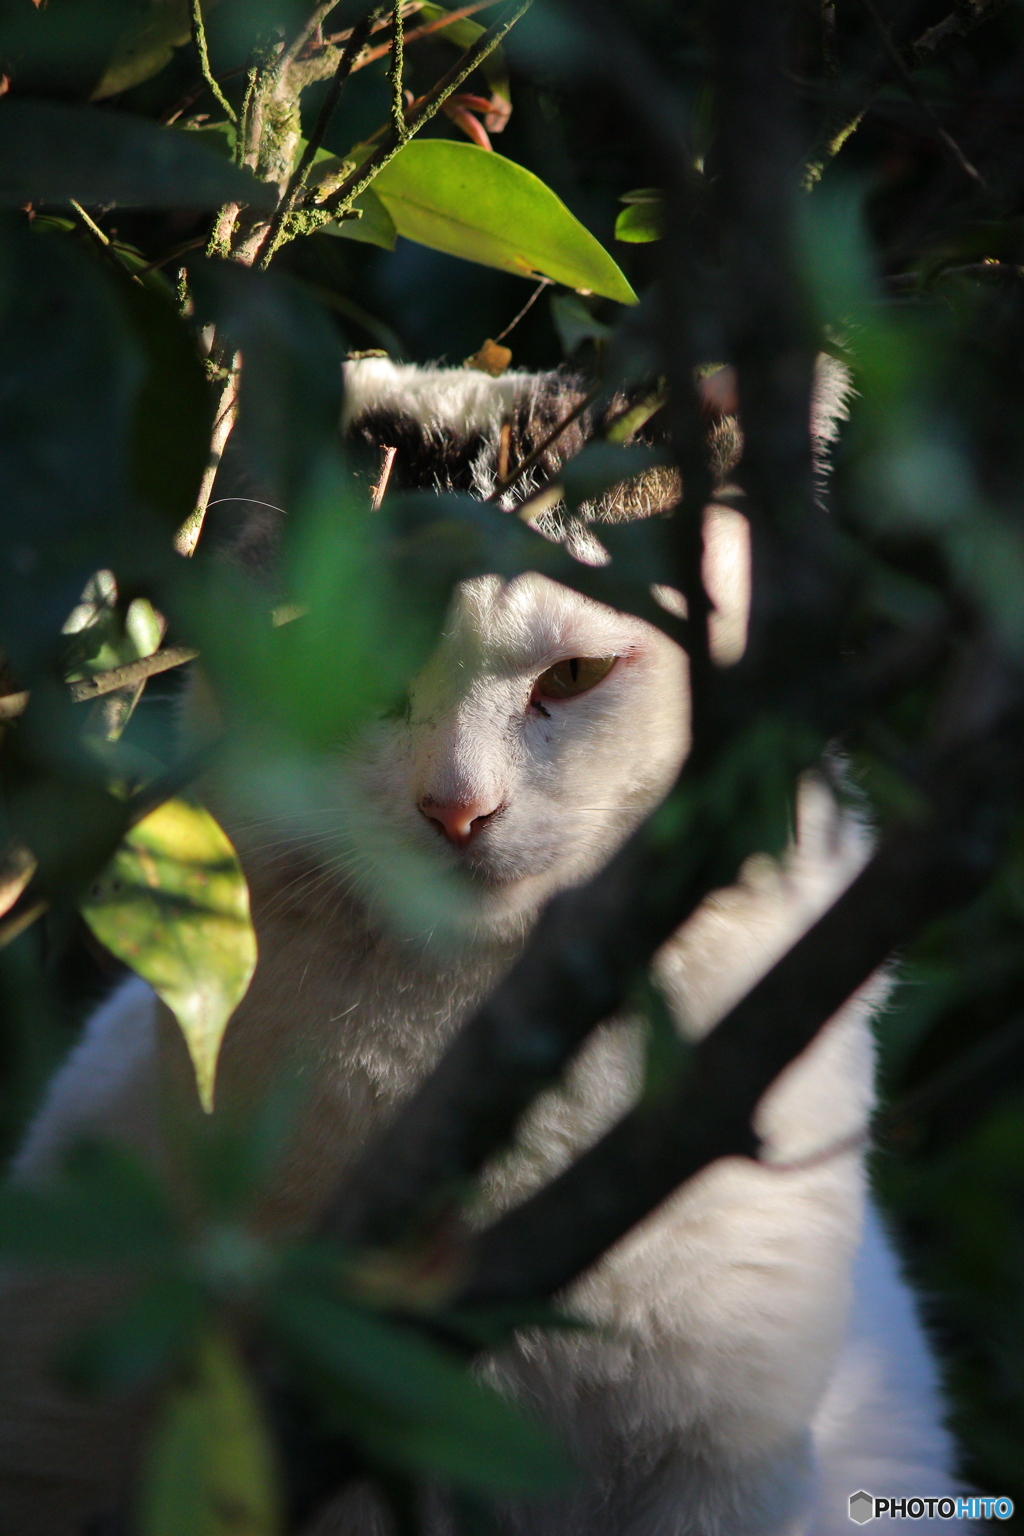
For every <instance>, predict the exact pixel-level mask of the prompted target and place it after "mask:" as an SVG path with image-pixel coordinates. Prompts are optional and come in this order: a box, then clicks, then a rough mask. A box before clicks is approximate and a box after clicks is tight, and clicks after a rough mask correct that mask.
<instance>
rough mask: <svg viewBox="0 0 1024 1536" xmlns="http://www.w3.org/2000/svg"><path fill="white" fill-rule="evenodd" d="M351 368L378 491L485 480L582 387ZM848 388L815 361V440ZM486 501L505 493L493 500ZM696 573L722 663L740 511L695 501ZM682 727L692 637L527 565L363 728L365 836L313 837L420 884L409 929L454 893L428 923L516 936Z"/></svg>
mask: <svg viewBox="0 0 1024 1536" xmlns="http://www.w3.org/2000/svg"><path fill="white" fill-rule="evenodd" d="M345 383H346V405H345V415H344V418H343V430H344V431H345V432H346V434H347V435H348V436H349V437H350V438H352V439H355V440H356V441H361V442H362V444H363V446H364V449H369V451H370V460H371V467H372V466H373V465H374V464H376V462H377V455H378V453H380V454H381V460H380V462H382V463H383V450H384V448H391V449H395V450H397V456H396V457H395V458H394V460H393V462H392V463H391V479H390V488H391V492H392V493H394V492H395V491H401V490H404V489H415V488H427V489H435V488H439V489H451V490H457V491H468V492H470V493H471V494H476V495H477V496H486V495H488V494H489V493H490V492H491V491H492V489H493V488H494V485H495V481H496V479H497V478H498V477H499V476H500V475H501V474H503V472H504V467H505V466H506V465H511V466H513V467H514V466H515V465H516V464H517V463H519V462H521V461H522V460H523V459H525V458H526V457H527V456H528V455H529V454H531V452H532V451H533V450H534V449H536V448H537V447H538V445H541V444H543V442H544V440H545V439H546V438H547V437H548V435H549V434H550V432H551V429H552V428H553V427H554V426H555V425H556V424H558V423H561V422H563V421H564V420H565V418H566V416H567V415H568V414H569V413H570V412H571V411H572V410H573V408H574V406H576V405H578V404H580V403H581V401H582V396H583V393H584V385H583V384H581V383H580V381H578V380H573V379H571V378H569V379H567V378H565V377H563V376H561V375H558V374H542V375H530V374H505V375H503V376H501V377H500V378H497V379H493V378H490V377H489V376H487V375H486V374H483V373H479V372H474V371H472V370H468V369H456V368H419V367H415V366H413V365H409V364H395V363H392V362H390V361H389V360H388V359H386V358H369V359H363V360H360V361H357V362H350V363H348V364H347V365H346V380H345ZM831 397H834V398H831ZM841 403H842V389H841V386H840V385H839V384H837V381H836V380H835V379H834V378H832V377H831V375H830V373H829V371H828V370H827V369H826V370H825V372H824V374H823V375H822V376H820V377H819V390H818V400H817V405H816V419H815V421H814V422H813V424H812V425H813V427H814V432H815V437H816V439H817V441H818V443H819V445H821V444H823V443H825V442H827V440H828V438H829V437H830V436H831V435H832V430H833V427H834V422H835V419H836V416H837V414H839V412H840V411H841ZM620 408H621V403H620ZM613 409H615V408H614V407H613ZM600 426H601V423H600V421H599V420H594V419H593V418H592V416H591V414H590V413H589V412H583V413H582V414H581V415H580V416H579V417H578V419H576V420H574V422H573V424H572V426H571V427H570V428H569V430H568V431H567V432H565V433H564V434H563V435H561V436H560V437H559V439H558V442H557V444H555V445H553V446H552V447H551V448H550V449H549V450H548V451H547V452H545V453H544V454H542V455H541V456H540V457H539V459H538V462H537V464H536V466H535V469H534V471H533V480H532V482H531V480H527V482H526V484H525V486H524V487H522V488H520V490H519V492H518V494H520V495H522V494H524V493H528V491H529V490H530V488H531V484H535V483H536V478H537V477H539V478H540V479H542V480H543V479H545V478H546V477H547V476H549V475H553V474H555V472H556V471H557V470H558V468H559V465H560V464H561V463H562V462H563V461H564V460H565V459H566V458H568V457H570V456H571V455H573V454H575V453H576V452H578V451H579V449H580V448H581V447H582V445H583V443H584V442H585V441H586V439H587V437H589V436H591V435H592V434H593V433H594V432H595V431H597V430H600ZM709 431H710V433H711V437H712V445H711V446H712V456H713V459H714V460H715V461H716V468H717V470H718V473H719V475H720V476H724V475H725V474H727V473H728V471H729V469H730V468H731V467H732V465H733V464H734V463H735V459H736V457H737V455H738V452H739V435H738V432H737V430H736V427H735V422H734V421H730V420H728V419H719V420H718V421H717V422H713V423H712V424H711V425H710V427H709ZM677 495H678V484H677V482H676V481H675V479H674V477H673V475H672V474H671V473H669V472H667V471H657V472H655V474H654V475H652V476H645V477H641V478H640V479H639V480H637V481H635V482H633V483H632V484H631V485H627V487H626V488H625V489H624V490H621V491H617V492H616V493H614V494H613V496H612V497H611V498H609V499H608V500H607V501H606V502H605V503H604V504H602V505H601V506H598V507H596V508H593V509H591V512H592V515H593V516H594V517H595V519H596V520H597V522H598V523H600V521H601V520H602V519H608V520H621V519H622V518H636V517H643V516H648V515H651V514H652V513H655V512H658V511H662V510H665V509H666V508H667V507H669V506H671V505H672V504H673V502H674V500H675V499H676V497H677ZM506 500H507V502H508V505H509V506H511V504H512V498H506ZM499 505H500V504H499ZM494 515H495V516H496V517H500V516H502V515H507V513H504V514H503V512H502V511H501V510H500V509H499V507H496V508H495V513H494ZM252 526H253V527H254V528H256V537H255V539H254V543H253V547H252V550H251V551H249V552H248V554H247V552H246V551H244V550H240V551H239V554H240V556H241V558H242V559H243V560H246V559H247V558H251V559H252V560H253V563H254V564H256V565H259V564H261V563H266V555H265V552H264V549H263V547H262V546H261V543H260V536H259V530H258V525H256V524H253V525H252ZM541 531H546V532H547V533H548V536H549V537H561V538H563V539H564V540H565V542H566V543H567V544H568V547H569V548H570V550H574V546H575V550H574V552H576V553H578V554H583V555H584V556H586V537H587V536H586V533H585V531H582V532H581V529H580V526H579V525H578V524H577V526H576V527H575V528H574V527H573V526H572V525H571V523H568V522H567V521H566V520H564V519H563V520H561V521H559V520H558V517H557V514H556V516H555V518H553V519H550V520H549V522H548V525H547V528H546V529H545V527H544V525H543V524H542V525H541ZM597 531H598V532H599V531H600V530H599V528H598V530H597ZM271 558H272V557H271ZM704 579H705V585H706V587H707V590H708V593H709V595H710V597H711V600H712V603H713V605H714V610H715V611H714V612H713V614H712V617H711V626H710V628H711V645H712V653H713V654H714V655H715V657H716V659H718V660H719V661H721V662H722V663H728V662H730V661H734V660H736V659H737V658H738V656H739V655H740V654H741V653H742V650H743V646H744V643H745V633H746V613H747V606H748V601H749V551H748V538H747V525H746V521H745V519H744V518H743V517H742V516H741V515H740V514H739V513H737V512H735V511H730V510H727V509H725V508H711V509H709V511H708V512H707V513H706V515H705V563H704ZM668 601H669V602H671V595H669V598H668ZM688 743H689V704H688V687H687V678H686V658H685V655H684V654H683V652H682V651H681V649H680V648H679V647H678V646H677V645H676V644H675V643H674V642H673V641H672V640H670V639H669V638H668V637H667V635H666V634H664V633H663V632H662V631H661V630H659V629H657V628H655V627H654V626H652V625H651V624H649V623H646V622H644V621H643V620H641V619H638V618H636V617H633V616H631V615H629V614H623V613H618V612H616V611H614V610H612V609H611V608H607V607H605V606H603V605H602V604H600V603H597V602H594V601H591V600H590V599H588V598H585V597H583V596H581V595H580V594H578V593H576V592H574V591H571V590H570V589H569V588H567V587H565V586H562V585H561V584H559V583H557V582H555V581H552V580H549V579H547V578H545V577H542V576H539V575H534V574H527V575H523V576H520V577H518V578H517V579H516V580H514V581H511V582H508V583H506V582H503V581H502V580H501V579H499V578H498V577H481V578H478V579H475V580H472V581H468V582H466V583H464V584H463V585H462V586H461V587H459V588H458V589H457V590H456V592H455V594H454V596H453V599H452V604H451V607H450V610H449V614H448V618H447V621H446V624H445V627H444V631H443V634H442V636H441V639H440V641H439V644H438V646H437V649H436V651H435V654H434V655H433V657H432V659H431V660H430V662H429V663H428V664H427V666H426V667H425V668H424V669H423V672H422V673H421V675H420V676H419V677H418V678H416V679H415V680H414V682H413V684H412V686H411V688H410V693H409V701H408V708H407V710H406V711H405V713H404V715H403V716H402V717H401V718H398V719H387V720H383V721H380V722H379V723H378V724H377V725H375V726H373V727H371V728H369V729H368V730H367V731H366V732H365V733H364V734H363V736H362V738H361V739H360V741H359V742H358V743H357V744H356V745H355V747H354V748H353V750H352V751H351V753H350V754H349V755H348V770H347V775H346V779H347V783H348V785H349V787H350V788H352V789H353V790H354V792H355V795H356V799H357V801H358V804H357V805H356V806H355V807H350V808H349V813H348V814H347V817H346V820H347V824H348V825H349V826H350V827H353V826H357V827H358V829H359V834H358V838H357V842H356V845H355V847H354V849H350V850H348V851H347V852H344V853H343V854H342V855H341V856H340V857H337V856H334V855H332V854H331V853H330V852H329V850H328V849H326V848H324V849H323V850H322V851H321V853H320V854H319V857H320V862H321V863H328V864H332V865H333V867H334V868H335V869H336V870H337V869H339V868H340V871H341V873H342V874H343V875H344V880H345V882H347V883H348V884H349V885H350V886H351V885H354V886H355V887H356V888H357V889H358V890H360V891H361V893H362V895H363V897H364V898H365V899H367V900H369V901H370V902H371V904H372V903H374V902H375V901H380V900H381V899H383V900H384V903H385V905H387V906H389V907H390V908H391V910H392V911H394V910H395V902H394V901H393V900H392V899H391V898H393V896H394V893H395V891H396V888H397V887H399V886H401V885H402V882H403V881H404V882H405V886H406V888H407V889H408V891H409V892H410V893H411V894H413V895H415V894H416V893H419V896H418V900H417V901H414V902H413V906H414V907H415V911H414V912H413V914H412V916H411V919H410V920H409V921H407V922H406V923H405V927H406V930H407V931H408V932H413V933H419V934H426V933H428V932H429V931H432V930H433V928H434V927H435V911H437V912H440V909H441V908H446V910H447V913H448V917H449V918H451V919H452V920H451V921H450V922H446V921H445V920H444V916H443V914H441V915H440V917H439V921H438V923H437V925H436V926H437V928H438V930H439V931H440V930H443V929H444V928H446V927H447V928H448V930H449V932H452V931H453V929H454V930H455V931H458V932H461V933H462V934H463V935H464V936H469V937H475V938H479V939H488V938H494V939H499V940H501V939H517V938H519V937H521V936H522V935H524V934H525V932H526V930H527V928H528V926H529V924H530V923H531V922H532V920H533V919H534V917H535V916H536V915H537V912H538V911H539V909H540V907H541V906H542V905H543V903H544V902H545V900H547V898H548V897H550V896H551V895H552V894H553V893H554V892H555V891H557V890H560V889H563V888H565V887H566V886H569V885H573V884H577V883H579V882H581V881H583V880H585V879H586V878H587V877H588V876H589V875H591V874H592V873H594V872H595V871H596V870H597V869H599V868H600V867H601V865H602V864H604V863H605V862H606V861H607V859H608V858H609V857H610V855H611V854H612V853H613V852H614V850H615V849H616V848H617V847H618V846H619V844H620V843H621V842H622V841H623V840H624V839H625V838H626V837H627V836H628V834H629V833H630V831H631V830H632V829H633V828H634V827H635V826H636V825H637V824H638V823H639V822H640V821H641V820H642V819H643V818H644V816H645V815H646V814H647V813H648V812H649V811H650V810H652V809H653V808H654V806H655V805H657V803H658V802H659V801H660V799H661V798H662V797H663V796H664V795H665V793H666V792H667V791H668V789H669V788H670V786H671V784H672V782H673V780H674V778H675V776H676V774H677V772H678V770H679V767H680V765H681V764H682V761H683V759H684V757H685V755H686V752H687V750H688ZM318 814H319V813H318ZM313 841H315V839H314V840H313ZM312 851H313V852H314V854H317V850H316V848H313V849H312ZM403 871H407V874H404V873H403ZM430 871H433V872H434V874H435V875H440V876H445V875H449V876H454V884H455V886H457V887H458V888H459V889H461V892H462V898H463V899H462V900H461V901H455V902H454V903H446V902H445V900H444V896H443V891H442V890H441V887H439V886H437V885H436V884H435V885H434V887H433V889H434V890H435V891H436V892H438V893H439V894H438V897H437V901H436V902H435V903H434V905H433V906H432V901H433V897H431V895H430V894H429V892H430V881H429V878H426V876H427V875H429V872H430ZM425 872H426V875H425ZM441 884H442V886H443V885H444V881H443V880H442V882H441ZM389 892H390V893H391V894H390V897H389V895H388V893H389ZM424 893H426V894H424ZM318 900H319V898H318ZM399 905H401V903H400V902H399ZM453 914H455V915H454V916H453ZM406 917H407V918H408V917H409V913H408V912H407V913H406Z"/></svg>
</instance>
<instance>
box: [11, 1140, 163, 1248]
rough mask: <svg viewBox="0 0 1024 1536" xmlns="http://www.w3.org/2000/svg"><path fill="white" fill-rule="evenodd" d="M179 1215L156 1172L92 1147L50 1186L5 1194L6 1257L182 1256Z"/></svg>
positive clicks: (14, 1187)
mask: <svg viewBox="0 0 1024 1536" xmlns="http://www.w3.org/2000/svg"><path fill="white" fill-rule="evenodd" d="M176 1243H177V1232H176V1226H175V1221H174V1216H173V1213H172V1211H171V1207H170V1205H169V1202H168V1200H167V1196H166V1193H165V1191H164V1190H163V1188H162V1187H161V1185H160V1183H159V1181H158V1180H157V1178H156V1175H155V1174H154V1173H152V1171H151V1170H150V1169H149V1168H147V1167H146V1165H145V1164H144V1163H142V1162H141V1161H140V1160H139V1159H138V1158H135V1157H132V1156H131V1155H130V1154H129V1153H126V1152H124V1151H122V1150H121V1149H120V1148H118V1147H114V1146H109V1145H107V1144H105V1143H104V1144H102V1145H101V1144H99V1143H84V1144H82V1145H80V1146H78V1147H76V1148H75V1149H74V1150H73V1151H72V1152H71V1154H70V1155H69V1157H68V1158H67V1159H66V1160H65V1163H64V1167H63V1170H62V1175H61V1177H60V1179H59V1180H56V1181H54V1182H53V1183H52V1184H48V1185H47V1186H46V1187H45V1188H35V1187H30V1186H28V1185H24V1184H17V1183H11V1184H7V1185H6V1186H5V1187H4V1188H2V1189H0V1250H2V1252H3V1253H4V1256H5V1258H15V1259H21V1260H27V1261H29V1262H41V1263H47V1264H71V1265H76V1264H85V1265H101V1266H105V1265H110V1264H118V1263H119V1262H122V1261H127V1262H130V1263H143V1264H149V1263H152V1262H154V1261H157V1262H159V1261H160V1260H165V1259H167V1258H169V1257H170V1256H171V1255H172V1254H173V1253H174V1251H175V1247H176Z"/></svg>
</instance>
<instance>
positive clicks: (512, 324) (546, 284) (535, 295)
mask: <svg viewBox="0 0 1024 1536" xmlns="http://www.w3.org/2000/svg"><path fill="white" fill-rule="evenodd" d="M552 281H553V279H552V278H550V277H542V278H541V280H540V282H539V283H538V284H537V286H536V288H535V289H534V290H533V292H532V293H531V294H530V297H529V298H528V299H527V301H526V303H525V304H524V305H523V307H522V309H521V310H520V311H519V313H518V315H516V317H515V319H514V320H510V321H509V323H508V325H506V327H505V329H504V330H503V331H499V333H498V335H497V336H495V338H494V339H495V341H504V340H505V337H506V336H507V335H509V333H510V332H511V331H514V330H515V328H516V326H517V325H518V324H519V322H520V320H521V319H522V318H523V316H524V315H525V314H528V313H529V311H530V310H531V309H532V308H533V306H534V305H535V304H536V302H537V300H538V299H539V298H540V296H541V294H542V293H543V292H544V289H545V288H550V287H551V284H552Z"/></svg>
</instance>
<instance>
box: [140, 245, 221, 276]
mask: <svg viewBox="0 0 1024 1536" xmlns="http://www.w3.org/2000/svg"><path fill="white" fill-rule="evenodd" d="M205 244H206V236H205V235H200V236H199V239H198V240H186V241H185V243H184V245H176V246H175V247H174V250H173V251H168V252H167V255H166V256H158V257H157V258H156V260H155V261H148V262H147V263H146V265H145V266H144V267H139V269H138V271H137V272H136V273H135V276H136V277H145V276H146V274H147V272H156V271H158V270H159V269H160V267H165V266H166V265H167V263H168V262H169V261H175V260H176V259H177V258H178V257H179V256H184V255H185V254H186V252H187V251H197V250H198V249H199V247H200V246H201V245H205Z"/></svg>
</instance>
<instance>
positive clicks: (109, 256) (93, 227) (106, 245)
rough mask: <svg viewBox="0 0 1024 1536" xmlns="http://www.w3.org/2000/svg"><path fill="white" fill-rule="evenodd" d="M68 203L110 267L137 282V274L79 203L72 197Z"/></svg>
mask: <svg viewBox="0 0 1024 1536" xmlns="http://www.w3.org/2000/svg"><path fill="white" fill-rule="evenodd" d="M69 202H70V203H71V206H72V208H73V209H74V210H75V212H76V213H77V214H78V217H79V218H80V219H81V221H82V223H83V224H84V225H85V227H86V229H87V231H88V232H89V234H90V235H91V236H92V238H93V240H95V242H96V244H97V246H98V247H99V249H100V251H101V252H102V253H103V256H104V258H105V259H106V260H107V261H108V262H110V263H111V265H112V266H114V267H116V268H117V270H118V272H121V273H125V272H126V273H127V274H128V276H129V277H130V278H132V280H133V281H136V282H137V281H138V273H136V272H133V271H132V269H131V267H130V266H129V265H128V263H127V262H126V261H125V260H124V258H123V256H122V255H121V253H120V252H119V251H118V249H117V247H116V246H115V245H114V243H113V241H112V240H111V238H110V236H109V235H108V234H105V233H104V231H103V230H102V229H101V228H100V226H99V225H98V224H97V223H96V220H95V219H94V218H93V217H92V215H91V214H90V213H87V212H86V211H85V209H84V208H83V207H82V205H81V203H76V202H75V199H74V198H73V197H72V198H69Z"/></svg>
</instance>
